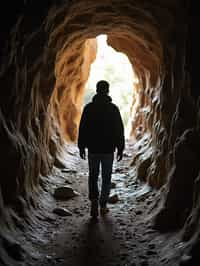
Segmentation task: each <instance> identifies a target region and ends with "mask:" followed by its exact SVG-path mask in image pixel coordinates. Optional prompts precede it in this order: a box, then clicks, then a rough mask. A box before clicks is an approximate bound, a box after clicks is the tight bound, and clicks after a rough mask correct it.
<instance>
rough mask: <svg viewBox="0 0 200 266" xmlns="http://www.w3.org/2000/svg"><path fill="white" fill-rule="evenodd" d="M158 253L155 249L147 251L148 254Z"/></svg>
mask: <svg viewBox="0 0 200 266" xmlns="http://www.w3.org/2000/svg"><path fill="white" fill-rule="evenodd" d="M156 254H157V252H156V251H154V250H148V251H147V255H148V256H151V255H156Z"/></svg>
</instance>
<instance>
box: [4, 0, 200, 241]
mask: <svg viewBox="0 0 200 266" xmlns="http://www.w3.org/2000/svg"><path fill="white" fill-rule="evenodd" d="M187 4H188V1H178V0H177V1H158V0H157V1H153V0H152V1H124V0H123V1H120V0H113V1H107V0H105V1H89V0H88V1H81V0H79V1H67V0H66V1H64V0H63V1H50V0H49V1H43V2H42V3H40V4H39V3H35V2H34V1H31V0H30V1H19V2H18V3H17V5H16V7H13V8H12V11H11V9H10V8H9V7H8V8H7V9H4V10H3V11H4V12H7V18H6V20H7V21H6V23H5V21H4V23H3V22H2V23H1V27H2V30H1V41H2V47H1V53H0V54H1V68H0V80H1V87H2V90H1V92H0V94H1V95H0V106H1V109H0V121H1V133H0V134H1V135H0V142H1V148H2V149H1V154H0V156H1V166H0V172H1V174H2V178H1V179H0V192H1V194H0V214H1V218H2V219H1V223H2V224H4V225H5V224H6V223H5V222H6V221H8V220H9V217H10V215H11V214H10V213H11V211H8V207H12V208H11V209H14V211H15V213H17V215H18V216H19V217H21V216H22V217H26V216H28V214H27V213H28V210H30V208H35V206H36V205H35V204H36V202H37V198H36V196H35V195H36V194H37V193H36V191H39V188H40V185H42V184H43V182H45V176H46V175H47V173H48V172H49V171H50V170H51V167H52V166H53V164H54V162H55V158H56V153H57V152H58V151H59V149H60V148H61V146H62V143H63V140H62V137H63V136H64V138H65V139H66V140H68V141H75V140H76V137H77V128H78V123H79V119H80V114H81V105H82V97H83V94H84V85H85V82H86V81H87V78H88V74H89V69H90V65H91V63H92V62H93V60H94V59H95V55H96V48H97V47H96V41H95V37H96V36H97V35H99V34H107V35H108V43H109V45H111V46H112V47H113V48H115V49H116V50H118V51H121V52H124V53H125V54H126V55H127V56H128V57H129V60H130V62H131V63H132V65H133V66H134V70H135V71H136V74H137V76H138V78H139V86H138V87H137V93H138V95H139V103H138V106H137V111H138V112H137V113H136V116H134V117H133V120H132V134H133V135H134V136H135V137H136V139H137V140H138V141H139V140H140V141H141V140H142V138H143V137H144V136H148V138H147V141H145V142H144V144H142V145H143V149H142V152H141V151H140V152H139V153H138V156H134V159H133V163H136V164H137V167H138V175H139V178H141V179H144V180H145V181H148V182H149V184H151V185H152V186H154V187H157V188H160V187H161V186H163V185H165V193H164V197H165V198H164V205H163V206H161V208H160V210H159V212H158V215H157V216H156V220H155V226H156V227H157V228H159V229H160V230H169V229H174V228H180V227H181V226H183V225H184V223H185V221H186V220H187V218H188V216H189V214H190V212H191V210H192V208H194V215H193V214H192V217H197V216H196V214H195V213H196V211H195V210H196V209H198V206H199V205H198V200H197V201H195V204H194V202H193V195H196V196H195V197H196V198H198V192H197V189H196V187H197V186H198V185H197V184H198V182H197V181H196V180H197V176H198V172H199V166H198V158H199V148H198V147H199V144H198V139H199V128H198V126H197V125H198V123H197V121H198V120H197V113H198V112H197V110H198V108H199V107H198V105H197V101H196V98H197V95H196V94H197V93H196V91H197V90H196V88H197V85H196V83H195V84H194V83H193V74H192V73H193V72H192V70H193V69H192V70H191V69H189V70H188V69H186V66H187V64H188V63H187V62H188V61H187V60H189V59H191V54H190V52H191V50H192V49H191V46H190V37H191V36H190V34H191V35H192V33H191V28H192V27H189V26H188V24H189V23H190V18H189V15H188V13H187V12H186V11H187V10H189V6H187ZM13 5H14V4H13ZM187 41H188V42H187ZM188 58H189V59H188ZM189 62H190V61H189ZM194 86H195V89H194V90H193V87H194ZM140 148H141V147H140ZM140 173H142V174H141V175H140ZM36 188H37V189H36ZM195 206H197V208H196V207H195ZM194 219H195V221H197V218H194ZM10 223H13V224H15V223H16V222H15V221H10V220H9V222H7V224H10ZM188 224H190V222H188ZM8 227H9V226H8ZM8 231H9V230H8ZM1 235H2V239H4V238H5V236H4V234H3V232H2V234H1Z"/></svg>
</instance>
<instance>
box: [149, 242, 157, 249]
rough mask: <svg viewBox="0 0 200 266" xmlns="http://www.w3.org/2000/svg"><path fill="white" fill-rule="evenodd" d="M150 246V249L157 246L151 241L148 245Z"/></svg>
mask: <svg viewBox="0 0 200 266" xmlns="http://www.w3.org/2000/svg"><path fill="white" fill-rule="evenodd" d="M148 247H149V248H150V249H154V248H155V247H156V245H155V244H153V243H151V244H149V245H148Z"/></svg>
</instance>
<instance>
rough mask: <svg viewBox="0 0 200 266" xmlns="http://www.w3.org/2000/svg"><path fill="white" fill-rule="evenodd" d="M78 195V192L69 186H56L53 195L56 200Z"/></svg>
mask: <svg viewBox="0 0 200 266" xmlns="http://www.w3.org/2000/svg"><path fill="white" fill-rule="evenodd" d="M77 195H79V194H78V192H76V191H74V190H73V188H72V187H70V186H62V187H58V188H56V189H55V191H54V197H55V198H56V199H58V200H68V199H71V198H73V197H75V196H77Z"/></svg>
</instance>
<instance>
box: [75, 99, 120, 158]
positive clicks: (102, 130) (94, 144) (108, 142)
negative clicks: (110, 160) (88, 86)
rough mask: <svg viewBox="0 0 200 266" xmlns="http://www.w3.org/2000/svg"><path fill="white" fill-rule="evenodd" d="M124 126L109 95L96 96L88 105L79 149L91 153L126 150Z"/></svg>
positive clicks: (83, 119) (81, 126) (81, 130)
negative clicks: (86, 149)
mask: <svg viewBox="0 0 200 266" xmlns="http://www.w3.org/2000/svg"><path fill="white" fill-rule="evenodd" d="M124 142H125V141H124V126H123V122H122V119H121V115H120V112H119V109H118V107H117V106H116V105H115V104H113V103H112V99H111V97H110V96H108V95H101V94H96V95H95V96H94V97H93V101H92V102H91V103H89V104H87V105H86V106H85V108H84V110H83V114H82V117H81V121H80V126H79V135H78V147H79V149H85V148H88V151H89V152H91V153H112V152H114V151H115V149H116V148H117V149H118V151H119V152H122V151H123V149H124Z"/></svg>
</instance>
